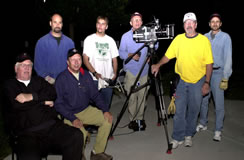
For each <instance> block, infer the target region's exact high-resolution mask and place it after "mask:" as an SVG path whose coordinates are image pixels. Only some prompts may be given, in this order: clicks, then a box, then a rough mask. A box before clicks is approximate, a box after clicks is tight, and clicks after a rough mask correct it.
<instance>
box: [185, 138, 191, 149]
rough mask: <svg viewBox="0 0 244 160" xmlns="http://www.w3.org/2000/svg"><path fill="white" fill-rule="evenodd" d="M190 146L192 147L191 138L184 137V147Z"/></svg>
mask: <svg viewBox="0 0 244 160" xmlns="http://www.w3.org/2000/svg"><path fill="white" fill-rule="evenodd" d="M191 146H192V140H191V136H186V137H185V147H191Z"/></svg>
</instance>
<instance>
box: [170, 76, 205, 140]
mask: <svg viewBox="0 0 244 160" xmlns="http://www.w3.org/2000/svg"><path fill="white" fill-rule="evenodd" d="M204 81H205V76H204V77H203V78H201V79H200V80H199V81H198V82H197V83H195V84H193V83H187V82H184V81H183V80H182V79H180V81H179V84H178V86H177V88H176V99H175V105H176V112H175V115H174V120H173V123H174V124H173V134H172V138H173V139H174V140H177V141H183V140H184V138H185V137H186V136H193V135H194V134H195V132H196V125H197V118H198V114H199V111H200V106H201V103H202V91H201V89H202V86H203V83H204Z"/></svg>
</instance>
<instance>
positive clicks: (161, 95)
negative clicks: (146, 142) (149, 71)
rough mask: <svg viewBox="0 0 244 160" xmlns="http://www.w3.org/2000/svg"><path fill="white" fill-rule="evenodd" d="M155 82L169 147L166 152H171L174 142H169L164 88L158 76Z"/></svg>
mask: <svg viewBox="0 0 244 160" xmlns="http://www.w3.org/2000/svg"><path fill="white" fill-rule="evenodd" d="M154 82H155V88H156V95H157V96H156V97H157V99H158V102H159V106H160V110H159V111H160V112H159V114H160V117H161V121H162V123H163V126H164V131H165V135H166V140H167V143H168V149H167V151H166V153H168V154H171V150H172V144H171V143H170V142H169V134H168V128H167V113H166V111H165V104H164V99H163V92H162V90H163V89H162V88H161V84H160V80H158V77H156V78H154Z"/></svg>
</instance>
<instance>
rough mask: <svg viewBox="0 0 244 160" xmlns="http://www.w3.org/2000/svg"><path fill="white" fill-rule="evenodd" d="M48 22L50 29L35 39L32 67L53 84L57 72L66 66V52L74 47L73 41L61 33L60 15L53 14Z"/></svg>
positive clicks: (61, 21)
mask: <svg viewBox="0 0 244 160" xmlns="http://www.w3.org/2000/svg"><path fill="white" fill-rule="evenodd" d="M49 23H50V26H51V31H50V32H49V33H48V34H46V35H44V36H43V37H41V38H40V39H39V40H38V41H37V44H36V47H35V59H34V62H35V63H34V68H35V70H36V72H37V74H38V75H39V76H41V77H43V78H45V79H46V80H47V81H48V82H49V83H50V84H54V83H55V79H56V77H57V76H58V74H59V73H60V72H62V71H63V70H65V69H66V68H67V63H66V58H67V53H68V50H69V49H71V48H74V42H73V41H72V40H71V39H70V38H69V37H67V36H65V35H64V34H63V33H62V27H63V19H62V17H61V15H59V14H56V13H55V14H53V15H52V16H51V18H50V22H49Z"/></svg>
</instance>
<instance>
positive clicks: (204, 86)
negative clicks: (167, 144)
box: [151, 12, 213, 148]
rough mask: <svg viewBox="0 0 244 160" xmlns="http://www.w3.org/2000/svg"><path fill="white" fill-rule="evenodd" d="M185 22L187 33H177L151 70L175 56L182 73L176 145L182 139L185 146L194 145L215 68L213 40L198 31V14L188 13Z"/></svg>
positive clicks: (177, 107)
mask: <svg viewBox="0 0 244 160" xmlns="http://www.w3.org/2000/svg"><path fill="white" fill-rule="evenodd" d="M183 22H184V30H185V33H183V34H179V35H178V36H176V37H175V39H174V40H173V41H172V43H171V44H170V46H169V48H168V50H167V51H166V53H165V55H164V56H163V57H162V58H161V60H160V61H159V62H158V63H157V64H155V65H152V67H151V70H152V74H154V75H155V76H156V75H157V73H158V71H159V68H160V66H162V65H164V64H165V63H167V62H169V61H170V59H173V58H176V64H175V72H176V73H177V74H179V76H180V81H179V84H178V86H177V88H176V99H175V105H176V113H175V116H174V121H173V123H174V126H173V134H172V139H173V140H172V142H171V143H172V147H173V148H177V147H178V145H180V144H182V143H183V142H185V146H186V147H191V146H192V136H193V135H194V134H195V132H196V124H197V117H198V114H199V111H200V106H201V102H202V98H203V96H205V95H206V94H208V93H209V90H210V87H209V81H210V78H211V74H212V68H213V66H212V65H213V55H212V51H211V44H210V42H209V40H208V39H207V38H206V37H205V36H203V35H202V34H200V33H197V32H196V28H197V19H196V15H195V14H194V13H192V12H189V13H186V14H185V16H184V19H183Z"/></svg>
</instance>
